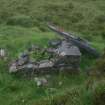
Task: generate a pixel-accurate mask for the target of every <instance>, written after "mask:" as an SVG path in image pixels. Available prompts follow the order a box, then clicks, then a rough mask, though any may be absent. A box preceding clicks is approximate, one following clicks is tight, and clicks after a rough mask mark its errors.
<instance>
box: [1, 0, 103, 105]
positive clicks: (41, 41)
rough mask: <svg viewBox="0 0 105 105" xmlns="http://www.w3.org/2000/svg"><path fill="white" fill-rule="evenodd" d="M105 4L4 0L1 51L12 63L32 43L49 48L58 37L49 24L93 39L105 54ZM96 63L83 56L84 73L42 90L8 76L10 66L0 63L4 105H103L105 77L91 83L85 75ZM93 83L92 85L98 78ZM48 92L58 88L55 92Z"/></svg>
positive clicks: (76, 0)
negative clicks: (4, 52)
mask: <svg viewBox="0 0 105 105" xmlns="http://www.w3.org/2000/svg"><path fill="white" fill-rule="evenodd" d="M104 4H105V1H104V0H85V1H84V0H53V1H51V0H46V1H45V0H38V1H37V0H0V48H1V47H2V48H5V49H6V50H7V52H8V55H9V61H8V62H10V61H11V60H12V59H14V58H16V57H17V56H18V54H19V53H20V52H22V51H24V50H25V49H27V47H29V45H31V44H38V45H40V46H42V47H46V46H47V42H48V40H49V39H55V38H58V36H57V35H56V34H55V33H53V32H51V31H50V30H49V29H48V28H47V26H46V23H47V22H49V21H50V22H53V23H55V24H56V25H59V26H60V27H64V29H65V30H67V31H68V32H72V33H74V34H76V35H77V36H81V37H83V38H86V39H88V40H89V42H90V43H91V44H92V46H93V47H95V48H96V49H97V50H98V51H99V52H100V53H102V52H103V49H104V48H105V5H104ZM95 61H96V59H95V58H93V57H90V56H89V55H85V54H84V55H83V56H82V59H81V64H80V67H81V73H80V75H63V74H59V75H52V76H51V79H50V80H49V84H48V86H47V87H42V88H38V87H37V86H36V84H35V82H34V80H33V79H31V80H29V79H26V78H23V77H21V76H17V75H11V74H9V73H8V62H5V61H0V104H2V105H42V104H43V105H61V104H63V105H96V103H98V105H102V104H103V103H104V100H101V98H102V99H103V95H102V94H104V86H101V85H99V83H100V84H104V79H103V81H101V80H100V81H97V80H95V82H94V83H93V82H90V83H89V84H88V82H87V81H88V80H89V77H87V76H86V69H88V68H90V67H91V66H93V65H94V64H95ZM91 79H92V81H93V77H91ZM59 81H62V82H63V85H62V86H59V85H58V83H59ZM97 82H99V83H97ZM88 85H89V86H90V88H89V89H88V90H87V87H88ZM98 85H99V87H98ZM91 86H93V88H91ZM101 87H102V89H99V88H101ZM49 88H54V90H53V91H52V92H51V91H49ZM101 90H102V91H101ZM97 91H98V93H97ZM97 94H98V96H99V97H97ZM100 100H101V101H102V102H103V103H100ZM103 105H104V104H103Z"/></svg>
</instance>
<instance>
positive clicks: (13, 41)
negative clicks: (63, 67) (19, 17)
mask: <svg viewBox="0 0 105 105" xmlns="http://www.w3.org/2000/svg"><path fill="white" fill-rule="evenodd" d="M0 27H1V28H0V47H3V48H6V49H7V51H8V55H9V58H10V61H11V59H14V58H16V57H17V56H18V54H19V53H20V52H22V51H24V50H25V49H26V48H27V47H28V46H29V45H30V44H38V45H40V46H42V47H46V46H47V42H48V40H49V39H54V38H58V36H56V34H55V33H51V32H41V31H40V30H38V29H37V28H35V27H34V28H22V27H19V26H14V27H13V26H5V25H4V26H0ZM98 38H99V40H98V39H97V38H96V39H95V40H94V38H92V39H91V42H92V44H93V45H95V43H98V42H101V43H99V44H98V45H97V44H96V45H95V47H96V48H97V49H98V50H99V51H102V49H103V48H104V46H102V45H103V42H104V40H103V39H102V38H101V37H98ZM90 59H91V62H90ZM92 62H93V63H92ZM94 62H95V59H94V58H91V57H89V56H87V55H84V56H83V58H82V61H81V68H82V69H83V70H82V71H83V72H82V73H81V74H80V75H75V76H74V75H63V74H59V75H52V76H51V79H50V80H49V85H48V87H42V88H38V87H37V86H36V84H35V82H34V80H33V79H32V80H28V79H26V78H22V77H21V76H16V75H11V74H9V73H8V66H7V65H8V62H5V61H4V62H2V61H0V101H1V103H2V104H3V105H26V104H28V105H30V104H33V103H36V102H37V100H41V99H43V98H46V99H47V98H48V97H49V96H51V97H52V96H54V97H56V96H57V95H58V97H60V95H62V94H66V93H65V89H69V88H70V89H72V88H76V87H80V86H81V85H83V84H84V83H85V81H86V78H87V76H86V75H85V73H84V72H85V68H88V67H90V66H91V65H92V64H94ZM59 81H62V82H63V85H62V86H59V85H58V83H59ZM84 86H85V85H83V87H84ZM49 88H54V91H53V92H51V93H50V91H49ZM61 91H62V92H61ZM86 94H88V93H86ZM84 95H85V92H84ZM81 97H83V96H81ZM86 97H87V96H86ZM78 98H79V97H78ZM84 98H85V97H84ZM11 99H12V100H11ZM5 100H6V101H5ZM85 100H87V99H85ZM79 101H81V100H79ZM74 105H76V104H74Z"/></svg>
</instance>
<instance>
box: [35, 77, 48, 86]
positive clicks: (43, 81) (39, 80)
mask: <svg viewBox="0 0 105 105" xmlns="http://www.w3.org/2000/svg"><path fill="white" fill-rule="evenodd" d="M34 81H35V82H36V84H37V86H38V87H39V86H46V85H47V84H48V81H47V79H46V78H37V77H36V78H34Z"/></svg>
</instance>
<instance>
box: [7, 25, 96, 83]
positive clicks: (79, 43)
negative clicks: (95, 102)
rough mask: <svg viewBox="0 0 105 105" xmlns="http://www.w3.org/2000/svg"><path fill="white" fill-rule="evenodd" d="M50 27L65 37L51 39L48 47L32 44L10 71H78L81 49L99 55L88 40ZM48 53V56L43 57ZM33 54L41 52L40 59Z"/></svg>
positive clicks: (41, 72)
mask: <svg viewBox="0 0 105 105" xmlns="http://www.w3.org/2000/svg"><path fill="white" fill-rule="evenodd" d="M49 28H50V29H52V30H53V31H55V32H57V33H59V34H60V35H61V36H63V37H64V39H60V40H55V41H50V42H49V46H50V47H48V48H40V47H39V46H37V45H32V46H31V47H29V48H28V49H27V50H26V51H24V52H23V53H21V54H20V55H19V57H18V59H17V60H16V61H15V62H13V63H12V64H11V65H10V68H9V72H10V73H14V72H15V73H18V72H26V71H28V72H29V73H30V74H31V73H35V74H51V73H59V72H61V71H64V72H67V73H78V72H79V68H80V61H81V56H82V53H81V51H80V50H81V49H83V50H85V51H87V53H91V54H93V55H97V56H98V53H97V52H96V50H95V49H94V48H92V47H91V46H90V44H89V43H88V41H86V40H84V39H81V38H78V37H75V36H72V35H70V34H68V33H66V32H62V31H59V30H58V29H56V28H55V27H53V26H49ZM46 53H47V57H45V58H43V57H44V56H45V55H46ZM31 54H33V55H34V56H37V54H39V55H40V56H39V55H38V56H39V59H36V58H34V57H31ZM42 58H43V59H42ZM41 84H42V80H41V81H38V85H41ZM60 84H61V83H60Z"/></svg>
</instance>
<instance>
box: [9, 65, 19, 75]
mask: <svg viewBox="0 0 105 105" xmlns="http://www.w3.org/2000/svg"><path fill="white" fill-rule="evenodd" d="M15 72H17V68H16V64H15V63H13V64H12V65H11V66H10V69H9V73H15Z"/></svg>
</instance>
